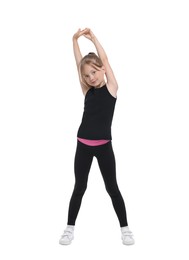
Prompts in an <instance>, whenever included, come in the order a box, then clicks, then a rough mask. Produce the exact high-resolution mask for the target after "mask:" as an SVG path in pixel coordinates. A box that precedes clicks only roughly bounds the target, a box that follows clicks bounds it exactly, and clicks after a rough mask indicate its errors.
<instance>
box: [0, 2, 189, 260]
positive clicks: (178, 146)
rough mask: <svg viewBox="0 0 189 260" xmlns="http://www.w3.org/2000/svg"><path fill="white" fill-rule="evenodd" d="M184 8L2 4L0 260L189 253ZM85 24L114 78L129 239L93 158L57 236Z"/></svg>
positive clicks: (67, 191)
mask: <svg viewBox="0 0 189 260" xmlns="http://www.w3.org/2000/svg"><path fill="white" fill-rule="evenodd" d="M188 13H189V8H188V7H187V1H184V0H179V1H178V0H177V1H168V0H158V1H150V0H148V1H147V0H144V1H139V0H132V1H121V0H117V1H101V0H96V1H86V0H80V1H77V0H75V1H74V0H69V1H57V0H53V1H52V0H51V1H50V0H49V1H43V0H32V1H21V0H18V1H8V0H7V1H5V0H4V1H1V3H0V38H1V40H0V209H1V213H0V245H1V250H0V257H1V259H4V260H7V259H20V260H22V259H27V260H30V259H32V260H33V259H46V260H47V259H101V258H102V259H110V258H111V259H134V260H135V259H146V260H151V259H153V260H156V259H158V260H159V259H171V258H173V257H174V258H175V259H182V260H184V259H188V257H189V253H188V232H189V224H188V219H189V211H188V196H189V191H188V178H187V177H188V174H189V165H188V158H189V137H188V133H189V125H188V117H189V115H188V112H189V102H188V100H189V90H188V88H189V77H188V72H189V48H188V46H189V35H188V33H189V28H188V24H189V16H188ZM85 27H90V28H91V29H92V30H93V32H94V33H95V34H96V36H97V37H98V39H99V41H100V42H101V43H102V45H103V47H104V48H105V50H106V52H107V54H108V57H109V61H110V63H111V65H112V68H113V70H114V72H115V75H116V77H117V80H118V83H119V93H118V100H117V106H116V110H115V115H114V120H113V126H112V135H113V147H114V152H115V155H116V161H117V179H118V183H119V186H120V190H121V192H122V195H123V197H124V200H125V203H126V207H127V214H128V221H129V226H130V228H131V230H132V231H133V233H134V235H135V240H136V244H135V245H134V246H132V247H127V246H123V245H122V243H121V239H120V235H121V234H120V229H119V223H118V220H117V217H116V215H115V213H114V210H113V207H112V204H111V201H110V198H109V196H108V195H107V193H106V191H105V188H104V184H103V181H102V177H101V175H100V172H99V169H98V166H97V163H96V160H95V159H94V161H93V166H92V169H91V172H90V177H89V183H88V189H87V192H86V194H85V196H84V198H83V203H82V207H81V210H80V213H79V216H78V219H77V225H76V229H75V240H74V241H73V244H72V245H71V246H69V247H64V246H60V245H59V244H58V240H59V238H60V235H61V234H62V231H63V230H64V228H65V226H66V221H67V210H68V204H69V199H70V196H71V193H72V189H73V185H74V173H73V160H74V154H75V147H76V133H77V128H78V126H79V124H80V120H81V116H82V112H83V96H82V93H81V90H80V86H79V82H78V76H77V71H76V67H75V61H74V57H73V51H72V35H73V34H74V33H75V32H76V31H77V29H78V28H82V29H83V28H85ZM80 45H81V50H82V53H83V54H86V53H87V52H89V51H93V50H94V49H93V45H92V44H91V43H90V42H89V41H88V40H87V39H84V38H83V39H80ZM66 257H67V258H66Z"/></svg>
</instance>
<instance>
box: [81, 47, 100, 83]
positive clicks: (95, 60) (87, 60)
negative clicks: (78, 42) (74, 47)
mask: <svg viewBox="0 0 189 260" xmlns="http://www.w3.org/2000/svg"><path fill="white" fill-rule="evenodd" d="M86 64H87V65H90V66H92V67H93V68H94V69H97V70H100V69H101V68H102V66H103V63H102V61H101V59H100V58H99V57H98V56H97V55H96V54H95V53H94V52H89V53H88V54H87V55H85V56H84V57H83V58H82V59H81V61H80V64H79V74H80V79H81V81H82V83H84V84H85V85H86V86H87V87H90V86H89V85H88V84H87V83H86V81H85V78H84V76H83V69H84V65H86Z"/></svg>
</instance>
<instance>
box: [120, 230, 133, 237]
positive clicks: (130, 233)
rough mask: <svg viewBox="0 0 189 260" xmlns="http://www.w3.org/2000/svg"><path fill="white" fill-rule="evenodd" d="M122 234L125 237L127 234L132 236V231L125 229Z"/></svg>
mask: <svg viewBox="0 0 189 260" xmlns="http://www.w3.org/2000/svg"><path fill="white" fill-rule="evenodd" d="M122 235H123V237H127V236H128V237H131V238H132V237H133V233H132V232H131V231H125V232H123V233H122Z"/></svg>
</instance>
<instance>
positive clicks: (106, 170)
mask: <svg viewBox="0 0 189 260" xmlns="http://www.w3.org/2000/svg"><path fill="white" fill-rule="evenodd" d="M94 156H95V157H96V158H97V161H98V164H99V168H100V171H101V173H102V177H103V179H104V183H105V187H106V190H107V192H108V194H109V195H110V197H111V200H112V203H113V207H114V209H115V212H116V214H117V217H118V220H119V223H120V227H124V226H127V225H128V223H127V215H126V209H125V204H124V200H123V198H122V195H121V193H120V191H119V188H118V185H117V180H116V167H115V157H114V152H113V149H112V143H111V141H110V142H108V143H106V144H104V145H100V146H88V145H85V144H83V143H81V142H79V141H78V143H77V149H76V154H75V163H74V169H75V187H74V191H73V194H72V197H71V200H70V205H69V211H68V225H75V221H76V218H77V215H78V212H79V209H80V206H81V201H82V197H83V195H84V193H85V190H86V188H87V180H88V175H89V171H90V167H91V164H92V160H93V157H94Z"/></svg>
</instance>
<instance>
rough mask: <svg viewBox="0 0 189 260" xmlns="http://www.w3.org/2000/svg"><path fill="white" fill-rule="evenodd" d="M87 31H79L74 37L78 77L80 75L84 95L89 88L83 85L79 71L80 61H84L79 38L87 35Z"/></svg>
mask: <svg viewBox="0 0 189 260" xmlns="http://www.w3.org/2000/svg"><path fill="white" fill-rule="evenodd" d="M85 31H86V29H84V30H81V29H79V30H78V31H77V32H76V33H75V34H74V35H73V51H74V57H75V61H76V66H77V71H78V75H79V81H80V84H81V88H82V91H83V93H84V94H85V93H86V91H87V87H86V86H85V85H84V84H83V83H82V79H81V76H80V71H79V64H80V61H81V59H82V54H81V51H80V48H79V44H78V38H79V37H80V36H82V35H83V34H84V33H85Z"/></svg>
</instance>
